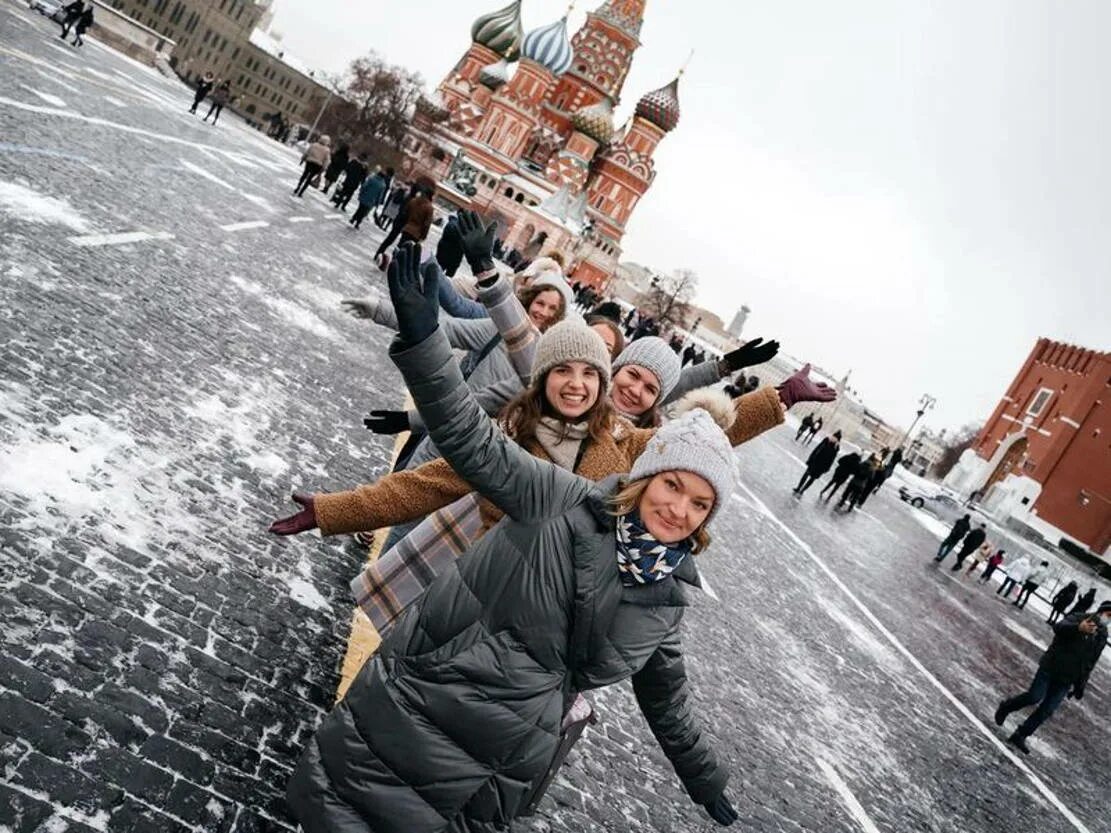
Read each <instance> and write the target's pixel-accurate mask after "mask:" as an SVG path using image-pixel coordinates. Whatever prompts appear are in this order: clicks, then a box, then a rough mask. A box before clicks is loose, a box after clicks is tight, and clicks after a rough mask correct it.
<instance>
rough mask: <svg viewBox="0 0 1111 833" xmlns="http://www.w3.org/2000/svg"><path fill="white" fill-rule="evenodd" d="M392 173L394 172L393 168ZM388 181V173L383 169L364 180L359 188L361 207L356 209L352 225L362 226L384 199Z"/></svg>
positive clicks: (352, 217)
mask: <svg viewBox="0 0 1111 833" xmlns="http://www.w3.org/2000/svg"><path fill="white" fill-rule="evenodd" d="M390 173H391V174H392V173H393V169H392V168H391V169H390ZM387 182H388V179H387V174H386V173H385V172H384V171H381V170H378V171H375V172H374V176H370V177H367V178H366V180H364V182H363V184H362V187H360V188H359V207H358V208H356V209H355V213H354V214H353V215H352V216H351V221H350V222H351V225H353V226H354V227H355V228H359V227H360V226H362V224H363V220H365V219H366V217H367V215H368V214H370V212H371V211H373V210H374V207H375V206H376V205H378V203H380V202H381V201H382V195H383V194H385V192H386V188H387Z"/></svg>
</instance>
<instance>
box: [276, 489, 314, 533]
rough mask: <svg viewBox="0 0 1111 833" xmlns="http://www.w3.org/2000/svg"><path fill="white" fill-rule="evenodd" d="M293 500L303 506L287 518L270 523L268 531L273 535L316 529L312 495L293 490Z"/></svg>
mask: <svg viewBox="0 0 1111 833" xmlns="http://www.w3.org/2000/svg"><path fill="white" fill-rule="evenodd" d="M293 502H294V503H297V504H300V505H301V506H302V507H303V508H302V509H301V511H300V512H298V513H297V514H295V515H290V516H289V517H288V518H282V519H280V520H277V521H274V523H272V524H270V532H273V533H274V534H275V535H296V534H297V533H299V532H308V531H309V530H310V529H316V527H317V523H316V508H315V507H314V506H313V497H312V495H306V494H303V493H301V492H294V493H293Z"/></svg>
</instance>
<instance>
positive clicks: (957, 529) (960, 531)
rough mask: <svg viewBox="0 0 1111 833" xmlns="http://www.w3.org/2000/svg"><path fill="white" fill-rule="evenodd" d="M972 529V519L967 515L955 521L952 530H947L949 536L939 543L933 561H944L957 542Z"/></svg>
mask: <svg viewBox="0 0 1111 833" xmlns="http://www.w3.org/2000/svg"><path fill="white" fill-rule="evenodd" d="M971 528H972V518H971V517H970V516H969V515H967V514H966V515H964V516H963V517H961V518H958V519H957V522H956V523H955V524H953V528H952V529H950V530H949V534H948V535H946V536H945V540H944V541H942V542H941V546H940V547H938V548H937V555H936V556H935V557H934V561H944V560H945V556H947V555H948V554H949V553H950V552H951V551H952V549H953V547H955V546H956V545H957V542H958V541H960V540H961V538H963V537H964V536H965V535H967V534H968V530H970V529H971Z"/></svg>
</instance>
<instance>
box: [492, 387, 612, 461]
mask: <svg viewBox="0 0 1111 833" xmlns="http://www.w3.org/2000/svg"><path fill="white" fill-rule="evenodd" d="M550 372H551V371H548V373H550ZM548 373H545V374H544V375H543V376H541V377H540V378H539V379H533V380H532V384H531V385H529V386H528V387H527V388H525V389H524V390H523V391H521V392H520V393H519V394H517V395H516V396H515V397H513V399H511V400H510V401H509V403H508V404H506V406H505V407H504V408H502V411H501V413H500V414H499V415H498V424H499V425H501V428H502V430H503V431H505V433H506V434H507V435H508V436H510V437H512V438H513V439H514V440H515V441H516V443H517V444H518V445H528V443H530V442H532V441H534V440H535V439H536V426H537V425H538V424H539V422H540V419H541V418H542V417H546V416H550V417H554V418H555V419H557V420H559V421H560V422H566V420H564V419H563V417H561V416H560V414H559V411H557V410H556V409H555V408H554V407H553V406H552V405H551V404H549V402H548V400H547V399H546V398H545V396H544V387H545V385H546V384H547V381H548ZM613 416H614V410H613V405H611V404H610V400H609V397H608V396H606V392H605V390H604V389H602V388H599V390H598V398H597V400H595V402H594V404H593V405H591V406H590V408H588V409H587V411H586V413H584V414H583V415H582V417H581V420H585V421H586V424H587V425H586V430H587V433H588V434H589V435H590V437H591V439H594V440H600V439H602V438H603V437H605V436H606V435H607V434H609V433H610V432H611V431H612V430H613ZM581 420H580V421H581Z"/></svg>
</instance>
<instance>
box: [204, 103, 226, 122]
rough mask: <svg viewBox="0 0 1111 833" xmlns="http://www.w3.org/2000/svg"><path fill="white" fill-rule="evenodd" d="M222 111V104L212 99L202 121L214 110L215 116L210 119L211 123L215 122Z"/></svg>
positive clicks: (206, 119)
mask: <svg viewBox="0 0 1111 833" xmlns="http://www.w3.org/2000/svg"><path fill="white" fill-rule="evenodd" d="M223 111H224V105H223V104H221V103H220V102H218V101H213V102H212V105H211V106H210V107H209V108H208V112H207V113H205V117H204V119H203V121H208V117H209V116H211V115H212V113H213V112H215V113H216V116H215V118H213V119H212V123H213V124H216V122H217V120H218V119H219V118H220V113H222V112H223Z"/></svg>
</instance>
